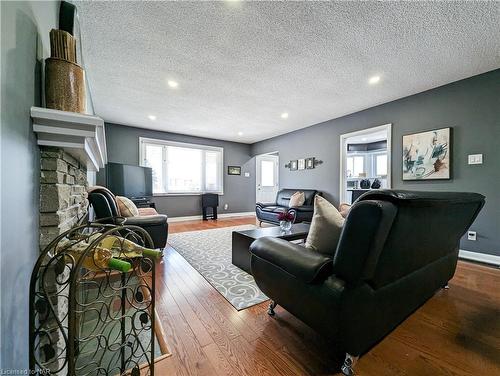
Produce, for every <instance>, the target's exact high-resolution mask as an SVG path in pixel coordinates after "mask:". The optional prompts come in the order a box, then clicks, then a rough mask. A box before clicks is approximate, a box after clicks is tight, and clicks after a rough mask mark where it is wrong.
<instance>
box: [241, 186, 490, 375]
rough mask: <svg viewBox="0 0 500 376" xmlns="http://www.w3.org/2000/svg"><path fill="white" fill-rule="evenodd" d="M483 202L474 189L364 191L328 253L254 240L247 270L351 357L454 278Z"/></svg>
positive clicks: (348, 369) (347, 368) (347, 365)
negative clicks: (460, 253) (463, 242)
mask: <svg viewBox="0 0 500 376" xmlns="http://www.w3.org/2000/svg"><path fill="white" fill-rule="evenodd" d="M483 205H484V196H482V195H480V194H476V193H454V192H405V191H391V190H377V191H371V192H368V193H365V194H364V195H363V196H362V197H360V198H359V200H358V201H357V203H356V204H354V205H353V207H352V209H351V211H350V212H349V214H348V216H347V218H346V222H345V224H344V228H343V230H342V234H341V237H340V240H339V244H338V245H337V247H336V249H335V248H334V247H332V252H331V255H329V256H328V255H327V256H325V255H323V254H318V253H314V252H313V251H311V250H308V249H305V248H304V247H302V246H300V245H296V244H292V243H289V242H287V241H285V240H283V239H277V238H274V239H271V238H261V239H259V240H256V241H255V242H254V243H252V245H251V247H250V252H251V254H252V256H251V257H252V259H251V267H252V274H253V276H254V278H255V281H256V283H257V285H258V286H259V288H260V289H261V290H262V291H263V292H264V293H265V294H266V295H267V296H269V297H270V298H271V299H272V301H271V304H270V306H269V311H268V313H269V314H271V315H274V308H275V307H276V304H277V303H279V304H280V305H281V306H283V308H285V309H287V310H288V311H290V312H291V313H293V314H294V315H295V316H297V317H298V318H299V319H301V320H302V321H304V322H305V323H306V324H308V325H309V326H311V327H312V328H313V329H315V330H317V331H318V332H320V333H322V334H324V335H325V336H327V337H329V338H331V339H333V340H334V341H336V342H337V343H338V344H339V348H340V349H341V350H343V351H345V352H346V353H347V355H346V360H345V362H344V365H343V366H342V372H343V373H344V374H345V375H353V369H352V366H353V363H354V361H355V360H356V359H357V357H358V356H360V355H362V354H364V353H365V352H367V351H368V350H369V349H370V348H371V347H373V346H374V345H375V344H376V343H378V342H379V341H380V340H382V339H383V338H384V337H385V336H386V335H388V334H389V333H390V332H391V331H392V330H393V329H394V328H396V327H397V326H398V325H399V324H400V323H401V322H402V321H403V320H404V319H406V318H407V317H408V316H409V315H411V314H412V313H413V312H414V311H415V310H416V309H417V308H419V307H420V306H421V305H422V304H424V303H425V302H426V301H427V300H428V299H429V298H431V297H432V295H433V294H434V293H435V292H436V291H437V290H438V289H440V288H442V287H444V286H446V285H447V283H448V281H449V280H450V279H451V278H452V277H453V274H454V272H455V267H456V263H457V259H458V245H459V241H460V238H461V236H462V235H463V234H464V233H465V232H466V231H467V229H468V228H469V226H470V225H471V224H472V222H473V221H474V219H475V218H476V217H477V215H478V213H479V212H480V210H481V208H482V207H483Z"/></svg>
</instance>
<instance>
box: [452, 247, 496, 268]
mask: <svg viewBox="0 0 500 376" xmlns="http://www.w3.org/2000/svg"><path fill="white" fill-rule="evenodd" d="M458 257H459V258H461V259H465V260H472V261H477V262H483V263H485V264H491V265H495V266H499V267H500V256H495V255H488V254H486V253H479V252H471V251H466V250H464V249H461V250H459V251H458Z"/></svg>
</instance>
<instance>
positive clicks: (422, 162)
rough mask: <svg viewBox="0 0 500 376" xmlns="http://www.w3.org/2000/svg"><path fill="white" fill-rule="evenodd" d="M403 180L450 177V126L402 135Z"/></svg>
mask: <svg viewBox="0 0 500 376" xmlns="http://www.w3.org/2000/svg"><path fill="white" fill-rule="evenodd" d="M402 156H403V180H437V179H450V178H451V128H440V129H434V130H431V131H426V132H420V133H413V134H408V135H405V136H403V155H402Z"/></svg>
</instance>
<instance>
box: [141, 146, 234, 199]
mask: <svg viewBox="0 0 500 376" xmlns="http://www.w3.org/2000/svg"><path fill="white" fill-rule="evenodd" d="M144 143H146V144H156V145H160V146H177V147H182V148H188V149H189V148H190V149H197V150H204V151H207V150H211V151H218V152H220V153H221V174H220V175H221V176H220V187H221V190H220V191H201V192H163V193H154V194H153V196H155V197H156V196H199V195H202V194H203V193H216V194H219V195H221V196H222V195H224V166H225V165H224V148H222V147H219V146H210V145H201V144H192V143H187V142H178V141H169V140H159V139H155V138H147V137H139V166H144V160H145V154H144V153H145V148H144V147H143V144H144ZM166 152H167V149H166V148H164V149H163V157H162V159H163V161H162V165H163V168H164V171H163V174H164V176H165V179H166V177H167V171H166V163H163V162H165V161H166V159H167V155H166ZM203 159H205V154H204V153H203ZM203 162H204V161H203ZM204 164H205V163H203V165H204ZM202 181H203V182H205V171H204V169H202ZM164 188H166V187H164Z"/></svg>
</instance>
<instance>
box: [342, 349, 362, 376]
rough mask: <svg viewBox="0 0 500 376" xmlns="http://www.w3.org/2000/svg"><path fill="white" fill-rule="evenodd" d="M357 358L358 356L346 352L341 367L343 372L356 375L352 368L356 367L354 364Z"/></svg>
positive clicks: (346, 375) (350, 375) (349, 375)
mask: <svg viewBox="0 0 500 376" xmlns="http://www.w3.org/2000/svg"><path fill="white" fill-rule="evenodd" d="M357 360H358V357H357V356H352V355H351V354H346V355H345V360H344V364H343V365H342V368H341V371H342V374H343V375H345V376H354V370H353V369H352V367H354V364H355V363H356V361H357Z"/></svg>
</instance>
